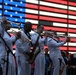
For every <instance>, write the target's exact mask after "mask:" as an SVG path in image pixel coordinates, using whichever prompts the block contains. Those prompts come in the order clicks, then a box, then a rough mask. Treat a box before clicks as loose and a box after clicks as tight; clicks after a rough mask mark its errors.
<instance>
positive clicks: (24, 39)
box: [12, 29, 31, 42]
mask: <svg viewBox="0 0 76 75" xmlns="http://www.w3.org/2000/svg"><path fill="white" fill-rule="evenodd" d="M17 32H20V30H18V31H16V30H13V29H12V33H13V34H14V35H16V33H17ZM20 33H21V32H20ZM20 39H21V40H22V41H23V42H25V41H26V40H28V41H29V42H31V39H29V38H27V37H25V36H24V35H23V34H22V33H21V38H20Z"/></svg>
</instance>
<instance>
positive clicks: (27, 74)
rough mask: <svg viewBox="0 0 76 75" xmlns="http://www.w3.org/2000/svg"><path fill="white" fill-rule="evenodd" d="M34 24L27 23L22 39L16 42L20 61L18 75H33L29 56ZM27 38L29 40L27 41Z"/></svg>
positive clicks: (17, 55) (22, 32)
mask: <svg viewBox="0 0 76 75" xmlns="http://www.w3.org/2000/svg"><path fill="white" fill-rule="evenodd" d="M31 30H32V23H31V22H26V23H25V25H24V30H22V31H20V32H21V38H20V39H18V40H17V41H16V57H17V60H18V75H31V65H30V64H29V63H28V61H27V59H28V55H27V53H28V54H29V53H30V50H31V43H30V41H29V40H27V39H30V34H29V32H30V31H31ZM26 38H27V39H26Z"/></svg>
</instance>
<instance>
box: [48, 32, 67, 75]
mask: <svg viewBox="0 0 76 75" xmlns="http://www.w3.org/2000/svg"><path fill="white" fill-rule="evenodd" d="M47 36H48V37H47V46H48V49H49V50H50V58H51V60H52V62H53V65H54V70H53V75H60V73H61V75H66V65H65V62H64V59H63V57H62V55H61V51H60V47H61V46H63V45H64V44H65V43H66V39H65V40H64V41H60V42H58V40H57V41H56V40H55V39H54V36H53V33H47ZM60 71H61V72H60Z"/></svg>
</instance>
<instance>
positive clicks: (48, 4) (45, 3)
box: [40, 1, 76, 11]
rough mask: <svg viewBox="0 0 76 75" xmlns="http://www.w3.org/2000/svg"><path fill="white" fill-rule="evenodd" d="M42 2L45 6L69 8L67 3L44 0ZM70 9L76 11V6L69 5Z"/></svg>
mask: <svg viewBox="0 0 76 75" xmlns="http://www.w3.org/2000/svg"><path fill="white" fill-rule="evenodd" d="M40 4H41V5H45V6H50V7H56V8H62V9H67V5H62V4H56V3H51V2H44V1H40ZM69 10H74V11H76V7H73V6H69Z"/></svg>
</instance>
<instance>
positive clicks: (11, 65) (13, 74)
mask: <svg viewBox="0 0 76 75" xmlns="http://www.w3.org/2000/svg"><path fill="white" fill-rule="evenodd" d="M3 38H4V39H5V42H6V43H7V45H8V46H9V48H10V50H11V51H12V52H13V48H12V47H13V42H14V41H15V40H16V37H15V36H9V34H8V33H7V32H6V31H4V36H3ZM5 49H6V52H7V50H8V49H7V46H6V48H5ZM6 58H7V55H6ZM6 58H5V60H6ZM4 67H5V71H6V65H5V66H4ZM15 67H16V66H15V61H14V57H13V55H12V54H11V53H10V52H9V61H8V75H16V70H15ZM5 73H6V72H5ZM3 75H5V74H3Z"/></svg>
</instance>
